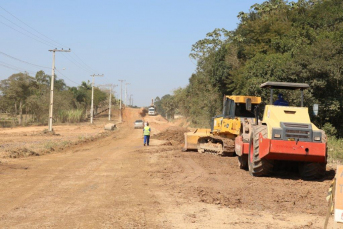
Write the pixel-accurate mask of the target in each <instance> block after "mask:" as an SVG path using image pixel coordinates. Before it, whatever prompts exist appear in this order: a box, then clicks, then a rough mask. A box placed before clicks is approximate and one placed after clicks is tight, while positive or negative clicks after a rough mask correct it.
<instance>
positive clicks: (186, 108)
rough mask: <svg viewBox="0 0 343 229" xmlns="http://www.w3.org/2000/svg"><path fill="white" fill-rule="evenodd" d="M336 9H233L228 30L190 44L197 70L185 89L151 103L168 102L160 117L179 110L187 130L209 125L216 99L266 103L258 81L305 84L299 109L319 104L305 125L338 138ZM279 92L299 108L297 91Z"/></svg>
mask: <svg viewBox="0 0 343 229" xmlns="http://www.w3.org/2000/svg"><path fill="white" fill-rule="evenodd" d="M342 9H343V1H342V0H299V1H297V2H288V1H284V0H269V1H265V2H263V3H262V4H254V5H253V6H251V7H250V10H249V12H240V13H239V14H238V16H237V17H238V18H239V20H240V22H239V24H238V26H237V28H236V29H235V30H233V31H227V30H226V29H214V30H213V31H212V32H209V33H207V34H206V37H205V38H204V39H202V40H199V41H197V42H196V43H195V44H194V45H193V46H192V49H191V53H190V57H191V58H193V59H195V60H196V61H197V67H196V70H195V72H194V73H193V74H192V75H191V77H190V78H189V84H188V85H187V86H186V87H185V88H179V89H177V90H175V91H174V93H173V95H166V96H163V97H162V98H161V99H159V98H158V99H159V100H160V101H159V103H161V104H167V105H164V107H161V108H160V109H162V110H163V112H162V113H166V114H169V116H170V117H172V116H173V114H175V113H180V114H182V115H184V116H185V117H187V118H188V119H189V121H190V122H191V123H192V124H193V125H194V126H196V127H208V126H209V124H210V121H211V117H213V116H215V115H217V114H220V113H221V111H222V98H223V95H240V94H241V95H255V96H261V97H262V100H263V104H268V100H269V91H268V90H265V89H263V90H261V89H260V88H259V85H260V84H261V83H264V82H266V81H279V82H294V83H308V84H309V85H310V89H309V90H306V91H305V92H304V96H305V99H304V104H305V106H307V107H309V110H310V109H312V106H313V104H315V103H318V104H319V115H318V116H316V117H311V118H312V120H313V121H314V123H315V124H316V125H317V126H319V127H320V128H323V129H324V130H325V131H326V132H327V133H328V134H329V135H336V136H338V137H342V135H343V134H342V131H341V130H343V122H342V121H341V118H342V110H343V107H342V105H343V39H342V38H343V10H342ZM282 93H283V94H284V97H285V98H286V99H287V100H288V101H289V103H290V104H293V105H299V104H300V92H299V93H297V92H294V91H282ZM274 94H276V93H274ZM275 96H276V95H275ZM164 100H168V102H167V103H166V102H164ZM310 115H311V116H312V112H310Z"/></svg>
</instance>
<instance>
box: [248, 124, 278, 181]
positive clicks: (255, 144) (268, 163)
mask: <svg viewBox="0 0 343 229" xmlns="http://www.w3.org/2000/svg"><path fill="white" fill-rule="evenodd" d="M260 133H261V134H262V137H263V138H267V136H268V130H267V126H263V125H257V126H253V128H252V134H251V135H250V142H249V156H248V165H249V173H250V175H252V176H254V177H262V176H268V175H270V174H271V173H272V170H273V167H274V161H272V160H267V159H263V158H262V159H261V158H260V156H259V149H260V148H259V136H260Z"/></svg>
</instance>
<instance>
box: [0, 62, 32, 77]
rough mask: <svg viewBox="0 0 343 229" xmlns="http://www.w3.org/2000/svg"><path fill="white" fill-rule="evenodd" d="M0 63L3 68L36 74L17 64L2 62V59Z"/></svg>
mask: <svg viewBox="0 0 343 229" xmlns="http://www.w3.org/2000/svg"><path fill="white" fill-rule="evenodd" d="M0 65H1V66H3V67H5V68H8V69H12V70H16V71H19V72H28V73H30V74H32V75H34V74H36V73H34V72H32V71H27V70H25V69H23V68H19V67H17V66H13V65H12V66H11V65H10V64H7V63H5V62H2V61H0Z"/></svg>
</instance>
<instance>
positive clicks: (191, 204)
mask: <svg viewBox="0 0 343 229" xmlns="http://www.w3.org/2000/svg"><path fill="white" fill-rule="evenodd" d="M137 115H138V112H137V110H129V109H127V111H126V114H125V116H124V118H125V119H126V122H125V123H123V124H121V125H118V127H119V128H118V130H116V131H115V132H113V133H112V134H111V135H110V136H108V137H106V138H103V139H100V140H97V141H94V142H87V143H85V144H83V145H82V146H74V147H72V148H69V149H68V150H66V151H64V152H61V153H56V154H50V155H44V156H40V157H28V158H19V159H9V160H7V161H6V162H3V163H0V227H1V228H48V227H49V228H322V227H323V224H324V219H325V213H326V201H325V196H326V192H327V189H328V187H329V183H330V179H332V177H333V175H334V173H333V172H332V171H328V172H327V176H326V179H325V180H323V181H320V182H308V181H302V180H300V179H299V177H297V175H294V174H287V175H285V174H277V175H276V177H269V178H252V177H250V175H249V174H248V173H247V172H246V171H242V170H240V169H238V166H237V158H230V157H217V156H212V155H207V154H198V153H195V152H191V153H189V152H186V153H185V152H181V151H180V149H181V145H180V141H179V140H178V138H176V137H175V136H176V134H182V131H183V129H182V128H180V127H171V124H169V123H167V122H166V121H165V120H163V119H162V118H158V117H155V118H151V117H149V118H146V119H149V121H150V125H151V127H152V130H153V133H160V134H159V135H158V136H160V137H158V136H155V137H152V140H151V146H149V147H144V146H143V144H142V130H134V129H133V128H132V125H131V124H132V122H133V120H134V119H135V118H137V117H138V116H137ZM125 119H124V120H125ZM167 128H168V130H169V133H170V134H171V135H172V134H175V136H174V137H173V138H174V139H176V140H175V141H164V140H159V139H158V138H163V139H166V138H167V137H166V135H163V134H161V133H162V132H163V131H164V130H165V129H167ZM161 136H162V137H161Z"/></svg>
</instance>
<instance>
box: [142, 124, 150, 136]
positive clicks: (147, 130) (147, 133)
mask: <svg viewBox="0 0 343 229" xmlns="http://www.w3.org/2000/svg"><path fill="white" fill-rule="evenodd" d="M143 133H144V135H150V127H149V126H145V127H144V131H143Z"/></svg>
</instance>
